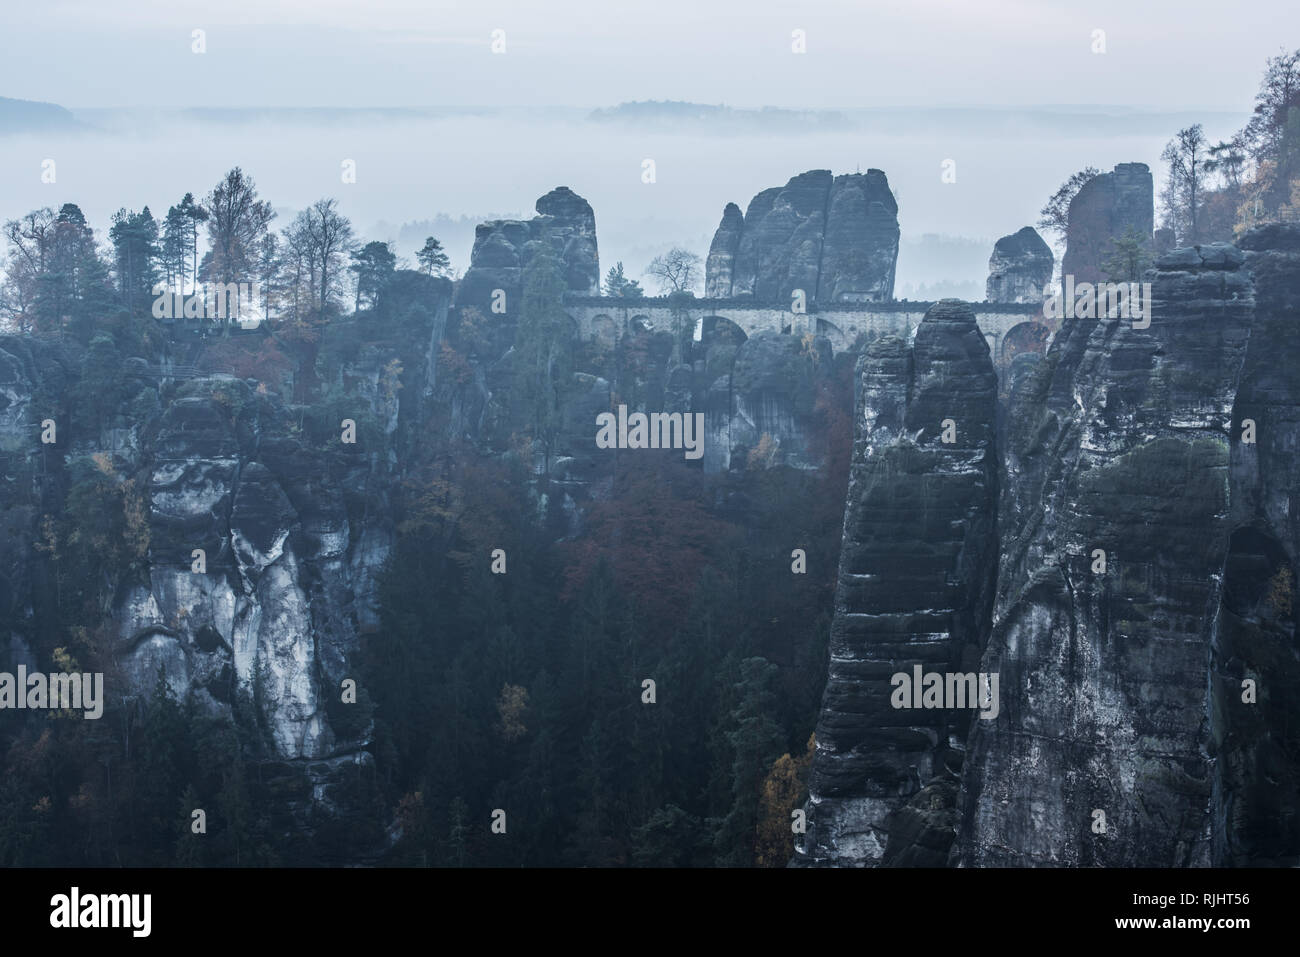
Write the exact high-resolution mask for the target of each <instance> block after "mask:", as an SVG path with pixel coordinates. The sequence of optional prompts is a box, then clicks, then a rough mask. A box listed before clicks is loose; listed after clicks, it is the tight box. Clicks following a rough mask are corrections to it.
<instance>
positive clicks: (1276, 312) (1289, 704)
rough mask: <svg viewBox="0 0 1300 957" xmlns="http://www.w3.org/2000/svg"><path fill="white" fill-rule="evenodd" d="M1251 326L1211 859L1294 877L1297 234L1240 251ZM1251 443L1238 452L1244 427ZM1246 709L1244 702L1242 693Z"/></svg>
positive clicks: (1236, 421)
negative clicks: (1287, 871) (1250, 687)
mask: <svg viewBox="0 0 1300 957" xmlns="http://www.w3.org/2000/svg"><path fill="white" fill-rule="evenodd" d="M1240 246H1241V249H1242V250H1243V251H1244V252H1245V259H1246V261H1245V265H1244V267H1243V268H1244V269H1246V270H1248V271H1249V272H1250V274H1251V276H1252V278H1253V280H1254V296H1255V301H1254V307H1255V317H1254V322H1253V323H1252V326H1251V332H1250V342H1249V344H1248V345H1247V347H1246V359H1245V364H1244V367H1243V369H1242V375H1241V383H1240V387H1239V388H1238V390H1237V395H1236V401H1235V404H1234V407H1233V411H1232V426H1231V432H1230V436H1229V437H1230V439H1231V442H1230V445H1229V448H1230V488H1229V517H1230V525H1231V528H1232V534H1231V537H1230V538H1229V539H1228V553H1227V558H1226V561H1225V563H1224V569H1223V573H1222V574H1223V584H1222V600H1221V601H1220V603H1219V607H1218V617H1217V620H1216V621H1215V623H1214V642H1213V647H1212V653H1213V658H1212V670H1211V704H1212V711H1211V720H1210V736H1211V743H1210V747H1211V754H1214V755H1216V756H1217V757H1218V760H1217V761H1216V764H1215V785H1214V798H1215V800H1214V803H1213V805H1212V831H1211V836H1212V848H1213V853H1212V859H1213V860H1214V861H1215V862H1216V863H1222V864H1224V865H1229V866H1275V867H1276V866H1295V863H1296V860H1297V858H1298V857H1300V814H1298V813H1297V798H1296V795H1297V794H1300V768H1298V767H1297V763H1296V761H1295V757H1294V756H1295V755H1296V754H1297V753H1300V740H1298V739H1300V730H1297V729H1300V701H1297V698H1296V696H1295V695H1294V694H1293V693H1291V689H1294V688H1295V687H1297V683H1298V682H1300V655H1297V650H1296V649H1297V645H1296V607H1295V599H1294V594H1295V584H1296V580H1295V570H1296V568H1297V567H1298V566H1297V562H1298V561H1300V475H1297V471H1296V465H1295V457H1296V450H1297V449H1298V448H1300V395H1298V394H1297V391H1298V389H1297V385H1296V369H1297V368H1300V342H1298V341H1297V339H1296V336H1295V317H1296V316H1297V315H1298V314H1300V228H1297V227H1296V226H1277V225H1275V226H1266V227H1262V228H1259V229H1256V230H1253V231H1252V232H1250V233H1248V234H1246V236H1244V237H1243V238H1242V240H1241V243H1240ZM1247 421H1249V422H1253V423H1254V424H1255V436H1254V438H1255V441H1254V442H1253V443H1252V442H1246V441H1243V434H1244V429H1243V423H1246V422H1247ZM1247 680H1252V681H1255V682H1256V683H1257V688H1258V694H1257V696H1256V697H1257V700H1256V703H1255V704H1253V705H1248V704H1245V703H1244V702H1243V701H1242V696H1243V693H1244V691H1243V687H1242V684H1243V681H1247Z"/></svg>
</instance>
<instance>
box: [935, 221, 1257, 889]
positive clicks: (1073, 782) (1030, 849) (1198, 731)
mask: <svg viewBox="0 0 1300 957" xmlns="http://www.w3.org/2000/svg"><path fill="white" fill-rule="evenodd" d="M1242 262H1243V256H1242V254H1241V253H1240V252H1239V251H1238V250H1236V249H1234V248H1232V247H1229V246H1212V247H1203V248H1201V249H1200V250H1190V249H1187V250H1178V251H1176V252H1175V253H1173V254H1171V255H1170V256H1168V257H1165V258H1164V259H1162V260H1161V261H1160V264H1159V269H1158V272H1157V274H1156V275H1155V277H1154V279H1155V286H1154V303H1153V309H1152V317H1151V325H1150V328H1148V329H1145V330H1138V329H1134V328H1133V323H1131V322H1130V321H1128V320H1124V319H1100V320H1097V319H1077V320H1073V321H1070V322H1066V323H1065V324H1064V326H1063V327H1062V329H1061V331H1060V332H1059V333H1058V335H1057V339H1056V341H1055V342H1054V344H1053V347H1052V350H1051V352H1050V353H1049V355H1048V357H1047V358H1046V360H1045V361H1044V362H1043V363H1042V364H1040V366H1039V367H1038V369H1036V370H1035V372H1034V373H1032V374H1031V375H1030V376H1029V377H1027V378H1026V380H1024V381H1023V382H1022V384H1021V388H1020V389H1019V390H1018V391H1017V394H1016V395H1015V396H1013V399H1012V405H1011V410H1010V413H1009V419H1010V422H1011V425H1010V428H1009V434H1008V440H1007V446H1006V449H1005V454H1006V473H1007V479H1006V486H1005V490H1004V493H1003V501H1002V510H1001V513H1000V515H999V526H1000V528H1001V530H1002V544H1001V568H1000V580H999V586H998V602H997V608H996V611H995V616H994V630H993V635H992V639H991V642H990V645H989V648H988V651H987V652H986V655H985V659H984V662H983V665H982V668H983V670H986V671H989V670H991V671H997V672H999V673H1000V674H1001V676H1002V678H1001V686H1002V688H1003V694H1004V701H1003V707H1002V713H1001V714H1000V715H999V717H998V719H997V720H996V721H993V722H979V723H978V724H977V727H976V728H975V730H974V732H973V734H972V738H971V747H970V752H969V754H968V763H967V773H966V779H965V784H966V793H965V795H964V802H963V803H964V814H965V817H964V821H963V837H962V852H961V853H962V861H963V862H964V863H966V864H970V865H972V866H981V865H1109V866H1130V867H1131V866H1138V865H1139V864H1141V865H1144V866H1188V865H1197V864H1201V865H1203V864H1208V863H1210V842H1209V823H1210V817H1209V810H1210V806H1211V801H1212V794H1211V792H1212V787H1213V777H1214V775H1213V761H1212V760H1211V759H1210V757H1209V755H1208V753H1207V747H1208V736H1207V732H1208V721H1209V714H1210V702H1209V699H1208V695H1207V688H1208V682H1207V674H1208V671H1209V666H1210V643H1211V638H1212V633H1213V618H1212V615H1210V614H1208V612H1209V610H1210V609H1213V608H1214V606H1215V605H1216V604H1217V600H1218V597H1219V588H1220V583H1219V580H1220V575H1221V573H1222V569H1223V562H1224V556H1225V554H1226V552H1227V542H1228V534H1229V522H1228V502H1229V493H1228V484H1229V483H1228V465H1229V454H1228V452H1229V449H1228V443H1229V428H1230V424H1231V420H1232V408H1233V402H1234V398H1235V395H1236V391H1237V386H1238V383H1239V381H1240V375H1241V369H1242V363H1243V359H1244V357H1245V347H1246V342H1247V339H1248V337H1249V333H1250V325H1251V321H1252V318H1253V300H1252V295H1251V285H1250V277H1249V275H1248V274H1247V273H1246V272H1245V271H1244V270H1242V269H1241V265H1242ZM1098 550H1100V551H1098ZM1101 552H1104V566H1103V565H1102V564H1100V563H1101V561H1102V560H1103V556H1102V555H1101ZM1096 812H1101V813H1102V814H1104V816H1105V825H1106V829H1105V832H1104V833H1102V832H1100V831H1094V826H1096V825H1097V822H1098V821H1100V820H1101V818H1100V817H1099V816H1098V815H1097V813H1096Z"/></svg>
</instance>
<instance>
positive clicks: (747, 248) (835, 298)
mask: <svg viewBox="0 0 1300 957" xmlns="http://www.w3.org/2000/svg"><path fill="white" fill-rule="evenodd" d="M898 236H899V232H898V204H897V203H896V202H895V201H894V196H893V193H892V192H890V189H889V181H888V180H887V179H886V178H885V174H884V173H883V172H881V171H880V170H878V169H872V170H868V171H867V172H865V173H851V174H847V175H843V176H832V175H831V172H830V171H829V170H811V171H809V172H807V173H801V174H799V175H798V176H795V177H793V178H791V180H790V181H789V182H788V183H786V185H785V186H783V187H776V188H773V189H766V190H763V192H761V193H759V194H758V195H757V196H755V197H754V198H753V199H752V200H751V201H750V203H749V208H748V209H747V210H746V211H745V214H744V216H743V217H741V216H740V210H739V207H737V206H736V205H735V204H734V203H728V204H727V207H726V210H725V211H724V213H723V216H722V222H721V224H720V225H719V226H718V230H717V232H716V233H715V234H714V237H713V243H712V244H711V245H710V247H709V255H708V259H707V261H706V263H705V292H706V295H708V296H711V297H716V298H728V297H732V296H738V297H739V296H752V297H753V298H754V299H756V300H758V301H760V302H782V303H788V302H789V300H790V296H791V291H792V290H794V289H802V290H804V293H805V295H806V297H807V300H808V301H809V302H813V301H820V302H855V301H856V302H867V301H875V302H879V301H884V300H888V299H891V298H893V294H894V269H895V264H896V262H897V259H898Z"/></svg>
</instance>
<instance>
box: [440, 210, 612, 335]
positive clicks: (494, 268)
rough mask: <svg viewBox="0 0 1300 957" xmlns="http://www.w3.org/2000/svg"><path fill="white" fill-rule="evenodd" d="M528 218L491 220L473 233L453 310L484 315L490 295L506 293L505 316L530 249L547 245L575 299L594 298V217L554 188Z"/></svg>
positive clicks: (597, 262)
mask: <svg viewBox="0 0 1300 957" xmlns="http://www.w3.org/2000/svg"><path fill="white" fill-rule="evenodd" d="M536 209H537V213H538V215H537V216H535V217H534V218H532V219H530V220H527V221H526V222H522V221H519V220H508V219H505V220H493V221H492V222H487V223H483V224H481V225H480V226H479V227H478V228H477V229H476V230H475V231H474V248H473V249H472V250H471V252H470V264H469V268H468V269H467V270H465V275H464V277H463V278H462V279H461V281H460V285H459V287H458V289H457V292H456V304H457V305H459V306H466V305H473V306H477V307H479V308H480V309H482V310H484V311H487V310H488V308H489V307H490V305H491V302H492V290H494V289H503V290H505V293H506V308H507V312H508V311H509V309H510V304H511V303H514V302H518V295H519V291H520V289H519V277H520V275H521V273H522V272H523V267H524V266H526V265H528V261H529V259H531V258H532V256H533V253H534V251H535V249H536V246H534V245H533V244H535V243H547V244H548V245H550V247H551V248H552V249H553V250H554V251H555V253H556V255H557V256H558V257H559V258H560V261H561V262H562V263H563V264H564V273H565V281H566V283H567V284H568V288H569V290H570V291H571V292H574V293H576V294H578V295H581V296H596V295H599V294H600V256H599V254H598V252H597V249H596V214H595V213H594V212H592V209H591V204H590V203H588V202H587V201H586V200H585V199H583V198H582V197H581V196H579V195H578V194H577V193H575V192H574V191H573V190H571V189H570V188H569V187H567V186H558V187H556V188H555V189H553V190H551V191H550V192H549V193H547V194H546V195H545V196H543V197H542V198H541V199H539V200H538V201H537V206H536Z"/></svg>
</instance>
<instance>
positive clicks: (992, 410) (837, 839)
mask: <svg viewBox="0 0 1300 957" xmlns="http://www.w3.org/2000/svg"><path fill="white" fill-rule="evenodd" d="M859 371H860V378H859V385H860V388H859V394H858V399H857V403H856V406H857V413H856V415H857V421H858V422H859V423H860V424H859V428H858V433H857V440H856V442H855V445H854V452H853V465H852V471H851V473H850V478H849V491H848V507H847V509H846V511H845V518H844V544H843V550H842V552H841V556H840V571H839V584H838V588H837V591H836V599H835V618H834V624H833V625H832V629H831V647H830V654H831V663H830V675H829V678H828V680H827V685H826V693H825V698H824V701H823V704H822V715H821V720H820V722H819V723H818V726H817V751H816V755H815V757H814V760H813V766H812V776H811V779H810V785H809V791H810V795H811V798H810V804H809V819H810V823H809V829H808V833H807V835H806V838H805V840H804V842H803V846H802V849H801V853H800V855H799V857H800V862H801V863H808V864H818V865H846V866H862V865H877V864H935V863H942V862H943V861H944V860H945V859H946V857H947V853H948V846H949V845H950V844H951V842H952V839H953V833H954V827H953V825H954V820H955V814H954V813H953V811H952V809H953V807H954V803H955V802H954V799H955V794H956V788H955V782H956V780H957V779H956V774H957V773H958V772H959V770H960V768H961V753H962V750H963V742H964V740H965V737H966V733H967V729H968V727H969V721H970V713H969V712H964V711H956V712H954V711H946V710H940V709H915V708H901V709H900V708H897V707H895V706H894V704H893V702H892V701H891V692H892V686H891V676H892V675H894V674H896V673H899V672H903V673H906V674H908V675H909V676H910V675H911V674H912V669H913V667H914V666H917V665H919V666H921V667H922V668H923V669H924V670H925V671H938V672H952V671H965V670H970V669H973V668H974V664H975V662H976V661H978V658H979V655H980V652H981V650H982V641H983V640H984V636H985V635H986V634H987V629H988V616H989V612H990V609H991V601H992V588H993V582H994V558H995V554H996V540H995V531H994V517H995V512H996V509H995V502H996V496H997V478H998V477H997V459H996V453H995V442H994V430H995V419H996V396H997V377H996V375H995V373H994V371H993V364H992V360H991V359H990V356H989V350H988V345H987V343H986V342H985V340H984V337H983V336H982V335H981V334H980V331H979V328H978V326H976V324H975V316H974V314H973V313H972V312H971V309H970V307H969V306H968V305H966V304H965V303H961V302H958V301H956V300H945V301H944V302H940V303H937V304H936V305H935V306H933V307H931V309H930V310H929V312H928V313H926V316H925V318H924V320H923V321H922V322H921V324H920V326H919V327H918V329H917V332H916V337H915V342H914V343H907V342H905V341H903V340H901V339H898V338H894V337H887V338H884V339H880V340H878V341H876V342H875V343H873V344H872V345H871V346H870V347H869V348H868V350H867V352H866V354H865V355H864V357H863V359H862V361H861V363H860V366H859ZM946 429H951V431H950V432H948V433H947V434H945V430H946ZM945 439H951V441H945ZM918 809H919V810H918ZM936 811H937V812H938V813H935V812H936Z"/></svg>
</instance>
